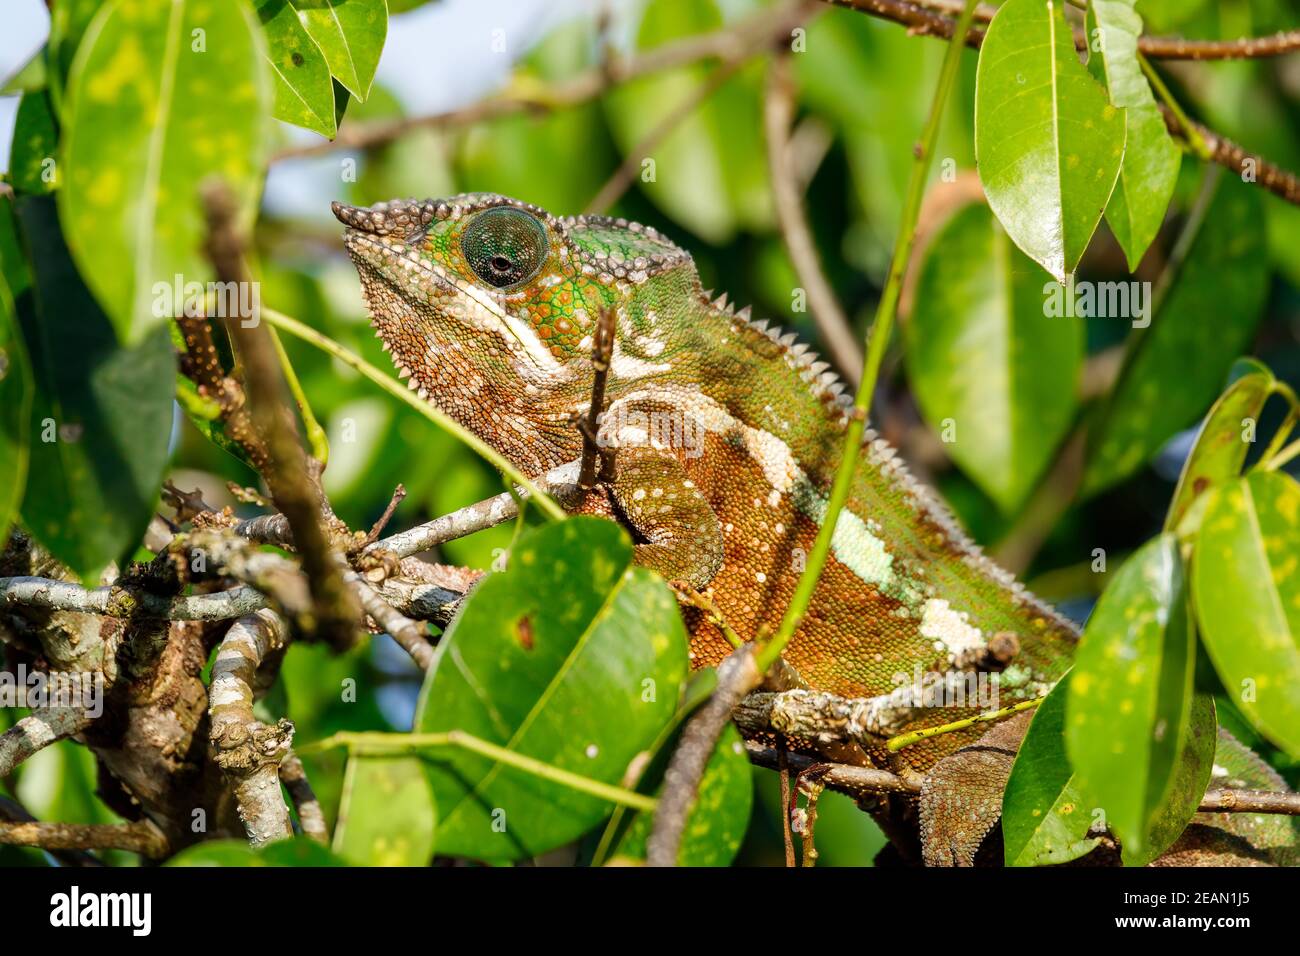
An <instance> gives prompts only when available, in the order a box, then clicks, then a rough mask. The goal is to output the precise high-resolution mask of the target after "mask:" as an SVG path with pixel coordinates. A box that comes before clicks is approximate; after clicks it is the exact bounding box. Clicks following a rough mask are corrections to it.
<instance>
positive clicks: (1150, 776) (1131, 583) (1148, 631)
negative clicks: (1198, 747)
mask: <svg viewBox="0 0 1300 956" xmlns="http://www.w3.org/2000/svg"><path fill="white" fill-rule="evenodd" d="M1194 647H1195V641H1194V635H1193V632H1192V628H1191V625H1190V622H1189V620H1188V615H1187V587H1186V583H1185V581H1184V577H1183V566H1182V559H1181V558H1180V557H1179V553H1178V541H1177V539H1176V538H1174V536H1173V535H1169V534H1164V535H1160V536H1159V537H1157V538H1153V539H1152V540H1151V541H1149V542H1147V543H1146V544H1145V545H1143V546H1142V547H1141V548H1140V549H1139V550H1138V551H1137V552H1136V553H1135V554H1134V555H1133V556H1132V557H1131V558H1129V560H1128V561H1126V562H1125V563H1124V565H1123V567H1121V568H1120V569H1119V571H1118V572H1116V575H1115V579H1114V580H1113V581H1112V582H1111V583H1110V584H1109V585H1108V586H1107V588H1106V591H1105V593H1103V594H1102V596H1101V600H1100V601H1098V602H1097V607H1096V608H1095V609H1094V610H1093V612H1092V616H1091V617H1090V618H1089V619H1088V625H1087V627H1086V628H1085V630H1084V634H1083V640H1082V641H1081V642H1080V644H1079V650H1078V653H1077V655H1076V658H1075V664H1074V671H1073V673H1072V674H1071V677H1070V689H1069V693H1068V697H1067V703H1066V735H1065V742H1066V749H1067V752H1068V753H1069V756H1070V764H1071V765H1072V766H1073V767H1074V769H1075V773H1076V775H1077V786H1078V788H1079V791H1080V792H1081V793H1082V794H1083V795H1084V798H1085V800H1086V801H1088V803H1089V805H1090V806H1099V807H1102V808H1104V810H1105V813H1106V820H1107V823H1108V825H1109V826H1110V829H1111V830H1112V832H1114V834H1115V835H1116V836H1117V837H1118V838H1119V840H1120V843H1121V844H1122V845H1123V853H1124V860H1125V862H1126V863H1129V864H1138V863H1140V862H1145V861H1146V860H1147V859H1150V856H1149V854H1151V853H1152V852H1153V851H1156V852H1158V851H1159V850H1163V847H1159V848H1157V847H1156V846H1155V844H1154V843H1153V836H1152V821H1153V819H1154V818H1155V816H1156V815H1157V814H1159V813H1161V812H1163V808H1164V805H1165V802H1166V797H1167V796H1168V794H1169V792H1170V778H1171V775H1172V774H1173V771H1174V768H1175V766H1176V764H1177V760H1178V757H1179V754H1180V753H1181V751H1182V749H1183V742H1184V740H1185V739H1186V737H1187V724H1188V714H1189V708H1190V706H1191V699H1192V670H1193V664H1194V660H1195V659H1194V656H1193V652H1194Z"/></svg>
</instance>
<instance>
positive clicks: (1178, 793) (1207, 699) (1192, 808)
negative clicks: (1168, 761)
mask: <svg viewBox="0 0 1300 956" xmlns="http://www.w3.org/2000/svg"><path fill="white" fill-rule="evenodd" d="M1218 737H1219V722H1218V719H1217V718H1216V716H1215V712H1214V696H1213V695H1212V694H1203V693H1197V694H1195V695H1193V697H1192V708H1191V713H1190V714H1189V718H1188V729H1187V736H1186V739H1185V740H1184V741H1183V749H1182V752H1181V753H1180V754H1179V756H1178V764H1177V766H1175V767H1174V771H1173V773H1172V775H1171V782H1170V785H1169V793H1168V794H1166V795H1165V799H1164V802H1163V803H1162V804H1161V805H1160V807H1159V808H1158V809H1157V810H1156V812H1155V816H1154V817H1152V820H1151V829H1150V838H1149V840H1148V843H1149V849H1148V850H1147V853H1146V857H1145V859H1144V860H1142V859H1140V858H1139V861H1140V862H1149V861H1150V860H1154V859H1155V858H1156V857H1158V856H1159V855H1160V854H1161V853H1164V852H1165V850H1167V849H1169V848H1170V847H1171V846H1173V845H1174V842H1175V841H1177V839H1178V838H1179V837H1180V836H1182V835H1183V831H1184V830H1186V829H1187V824H1189V823H1191V822H1192V818H1193V817H1194V816H1196V810H1197V808H1198V807H1199V806H1200V805H1201V798H1202V797H1204V796H1205V791H1206V789H1207V788H1208V787H1209V785H1210V775H1211V774H1212V773H1213V772H1214V762H1215V761H1214V754H1215V747H1216V744H1217V742H1218Z"/></svg>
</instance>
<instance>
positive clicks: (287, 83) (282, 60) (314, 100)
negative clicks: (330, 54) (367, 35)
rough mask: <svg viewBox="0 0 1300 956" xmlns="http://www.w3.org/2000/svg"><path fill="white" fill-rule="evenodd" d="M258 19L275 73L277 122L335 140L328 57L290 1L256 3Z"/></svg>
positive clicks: (267, 54) (275, 113) (261, 0)
mask: <svg viewBox="0 0 1300 956" xmlns="http://www.w3.org/2000/svg"><path fill="white" fill-rule="evenodd" d="M257 16H258V19H259V20H261V21H262V29H263V31H265V34H266V56H267V59H268V60H269V61H270V64H271V68H272V70H274V72H275V111H274V115H275V118H276V119H281V120H284V121H285V122H286V123H293V124H294V125H295V126H301V127H303V128H304V129H309V130H312V131H313V132H316V133H320V134H321V135H322V136H328V137H330V138H331V139H332V138H333V137H334V134H335V132H337V125H336V124H335V122H334V84H333V82H332V81H331V80H330V68H329V64H328V63H326V62H325V54H324V53H322V52H321V48H320V47H319V46H318V45H317V44H316V41H315V40H313V39H312V37H311V34H310V33H308V32H307V28H306V27H304V26H303V23H302V19H301V18H300V17H299V15H298V11H297V10H295V9H294V8H293V4H292V3H291V2H290V0H257Z"/></svg>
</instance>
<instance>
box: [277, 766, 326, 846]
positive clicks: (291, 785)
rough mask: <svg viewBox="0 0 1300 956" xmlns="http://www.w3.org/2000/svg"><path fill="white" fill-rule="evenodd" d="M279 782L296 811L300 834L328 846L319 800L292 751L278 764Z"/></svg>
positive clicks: (305, 772) (303, 768) (323, 816)
mask: <svg viewBox="0 0 1300 956" xmlns="http://www.w3.org/2000/svg"><path fill="white" fill-rule="evenodd" d="M280 782H281V783H282V784H284V788H285V789H286V790H288V791H289V799H291V800H292V801H293V806H294V809H295V810H297V811H298V825H299V826H301V827H302V832H303V833H304V834H305V835H306V836H308V837H309V838H311V839H312V840H315V841H316V842H317V843H320V844H322V845H324V846H329V842H330V831H329V827H328V826H326V824H325V813H324V811H322V810H321V806H320V800H318V799H317V798H316V791H314V790H313V789H312V788H311V782H310V781H309V780H308V779H307V770H306V768H305V767H303V765H302V760H300V759H299V757H298V755H297V754H296V753H294V752H293V751H292V750H290V751H289V752H288V754H286V755H285V758H284V760H283V761H281V763H280Z"/></svg>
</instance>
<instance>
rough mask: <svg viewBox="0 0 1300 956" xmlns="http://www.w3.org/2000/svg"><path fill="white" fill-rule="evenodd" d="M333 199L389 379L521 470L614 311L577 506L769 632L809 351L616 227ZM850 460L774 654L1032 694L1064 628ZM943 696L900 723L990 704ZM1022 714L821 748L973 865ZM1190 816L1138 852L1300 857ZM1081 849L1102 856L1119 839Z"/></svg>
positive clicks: (802, 455)
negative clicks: (896, 789)
mask: <svg viewBox="0 0 1300 956" xmlns="http://www.w3.org/2000/svg"><path fill="white" fill-rule="evenodd" d="M334 212H335V215H336V216H337V217H338V218H339V219H340V220H341V221H342V222H343V223H344V224H345V225H346V226H347V227H348V229H347V230H346V231H345V236H344V242H345V245H346V247H347V250H348V252H349V254H350V255H351V257H352V260H353V262H354V263H355V264H356V267H357V271H358V273H359V274H360V277H361V284H362V291H363V293H364V297H365V299H366V304H367V307H368V309H369V312H370V316H371V320H372V322H373V324H374V327H375V329H376V332H377V333H378V335H379V337H380V339H381V340H382V342H383V346H384V348H385V349H386V350H388V351H389V352H391V353H392V357H393V362H394V363H395V365H396V366H397V369H398V374H399V375H400V376H401V377H403V378H406V379H408V380H409V384H410V386H411V388H413V389H415V390H416V391H417V392H418V393H419V395H420V397H421V398H424V399H427V400H428V401H431V402H433V403H435V404H436V405H438V406H439V407H440V408H441V409H442V410H443V411H444V412H446V413H448V414H449V415H451V416H452V417H454V418H455V419H456V420H457V421H459V422H460V423H461V424H462V425H464V426H465V427H466V428H468V429H469V430H470V431H472V432H474V433H475V434H476V435H478V436H479V437H480V438H482V439H483V440H484V441H486V442H487V443H489V444H491V445H492V446H493V447H495V448H496V449H497V450H498V451H500V452H501V453H502V454H504V455H505V456H506V457H507V458H509V459H510V460H511V461H512V462H513V463H514V464H515V465H516V466H517V467H518V468H519V469H520V470H521V471H523V472H524V473H525V474H528V475H533V476H536V475H541V474H542V473H544V472H546V471H548V470H550V469H552V468H555V467H557V466H559V465H563V464H565V463H568V462H572V461H575V460H576V459H577V458H578V457H579V456H580V454H581V450H582V441H583V440H582V437H581V435H580V433H579V431H578V429H577V428H576V427H575V419H576V418H577V417H578V416H581V415H585V414H586V412H587V411H588V409H589V407H590V403H591V396H592V385H593V380H594V368H593V363H592V358H591V350H592V338H593V332H594V327H595V323H596V321H597V317H598V316H600V315H601V314H602V312H603V311H604V310H612V312H613V315H614V318H615V337H614V349H613V356H612V361H611V365H610V370H609V377H608V382H607V388H606V397H607V400H608V404H607V407H606V412H605V414H604V415H603V417H602V419H601V421H600V426H599V434H598V436H597V437H598V439H599V441H600V442H601V443H602V444H605V445H609V446H613V447H614V448H616V452H615V466H616V467H615V476H614V477H613V479H612V480H610V481H606V482H604V483H603V484H600V485H598V486H597V487H596V488H593V489H592V490H591V491H590V492H588V493H587V494H586V495H585V497H583V498H582V499H580V501H579V503H578V504H577V505H576V506H575V510H577V511H581V512H584V513H592V514H601V515H606V516H609V517H612V518H614V519H616V520H618V521H620V522H622V523H623V524H624V525H625V526H626V527H627V528H628V529H629V530H630V532H631V534H632V536H633V538H634V540H635V542H636V558H637V560H638V561H639V562H640V563H642V564H645V565H648V566H649V567H652V568H654V569H655V570H657V571H659V572H660V573H661V574H662V575H663V576H664V577H665V578H667V579H668V580H670V581H673V582H680V584H679V586H684V587H688V588H690V589H693V590H695V591H699V592H703V593H704V594H706V595H708V596H709V597H710V598H711V611H712V609H716V610H717V611H719V612H720V613H721V618H722V620H724V621H725V623H726V624H727V625H728V626H729V628H730V629H731V630H732V631H733V632H735V633H737V634H739V635H740V636H741V637H743V638H745V639H750V640H752V639H754V638H755V637H757V636H759V635H761V634H762V633H763V632H764V630H765V629H774V628H775V627H776V626H777V624H778V622H779V621H780V619H781V616H782V614H783V613H784V611H785V609H786V606H787V604H788V602H789V600H790V598H791V595H792V593H793V591H794V588H795V584H796V582H797V580H798V578H799V575H800V574H801V573H802V570H803V565H804V561H803V559H804V556H806V555H807V554H808V553H809V551H810V550H811V548H812V544H813V540H814V538H815V537H816V535H817V532H818V530H819V529H820V527H821V522H822V520H823V518H824V516H825V511H826V500H827V497H828V492H829V489H830V485H831V481H832V476H833V474H834V471H835V468H836V465H837V463H838V460H839V455H840V454H841V449H842V447H843V443H844V432H845V429H846V427H847V423H848V415H849V414H851V402H850V401H849V400H848V399H847V397H846V396H845V394H844V388H843V386H842V385H841V384H840V383H839V382H838V381H837V380H836V379H835V377H834V375H833V374H831V373H830V371H829V369H828V367H827V365H826V363H824V362H820V361H818V359H817V357H816V356H815V355H814V354H813V353H812V352H810V351H809V350H808V348H807V347H806V346H804V345H801V344H799V343H798V342H797V341H796V340H795V338H794V336H793V335H782V334H781V333H780V332H779V331H777V330H775V329H773V328H771V327H770V326H768V325H767V324H765V323H763V322H754V321H752V320H751V319H750V317H749V310H748V309H742V310H740V311H736V310H735V309H734V308H733V307H732V306H730V305H728V304H727V302H726V300H725V297H722V298H718V299H714V298H713V297H712V295H711V294H710V293H707V292H705V290H704V289H703V288H702V287H701V284H700V279H699V276H698V274H697V272H696V270H695V264H694V262H693V260H692V259H691V257H690V255H688V254H687V253H686V252H685V251H683V250H682V249H680V248H678V247H677V246H676V245H674V244H673V243H672V242H671V241H669V240H668V239H667V238H665V237H664V236H662V235H660V234H659V233H658V232H656V231H655V230H653V229H649V228H646V227H644V226H640V225H637V224H635V223H630V222H626V221H624V220H621V219H608V218H602V217H592V216H580V217H572V218H557V217H555V216H552V215H550V214H549V213H547V212H545V211H544V210H542V209H539V208H537V207H534V206H530V205H527V204H525V203H521V202H517V201H515V200H512V199H508V198H506V197H504V196H499V195H492V194H481V193H480V194H467V195H461V196H455V197H452V198H448V199H444V200H425V201H415V200H411V201H393V202H388V203H380V204H379V205H376V206H373V207H370V208H368V209H360V208H355V207H351V206H343V205H340V204H338V203H336V204H335V205H334ZM605 314H607V313H605ZM859 454H860V456H861V461H860V462H859V464H858V467H857V471H856V479H855V481H854V485H853V490H852V494H851V495H850V497H849V502H848V507H847V510H846V511H845V512H844V513H842V514H841V516H840V519H839V521H838V523H837V524H836V528H835V532H834V538H833V548H832V553H831V557H830V559H829V562H828V564H827V566H826V568H825V570H824V572H823V574H822V575H821V578H820V579H819V584H818V587H817V590H816V593H815V596H814V598H813V600H812V603H811V605H810V607H809V608H808V612H807V614H806V616H805V617H804V618H803V621H802V623H801V624H800V626H799V629H798V630H797V631H796V633H795V637H794V640H793V641H792V642H791V644H790V645H789V647H788V648H787V649H786V652H785V655H784V657H785V660H786V662H787V663H788V664H790V665H792V666H793V669H794V670H795V671H797V675H798V677H799V678H801V679H802V681H803V682H804V683H806V684H807V685H809V686H811V687H812V688H814V689H817V690H824V691H830V692H832V693H836V694H840V695H842V696H846V697H875V696H878V695H882V694H889V693H891V692H894V691H896V690H898V689H899V688H900V687H905V686H907V685H909V684H910V685H913V686H915V685H916V682H917V678H918V676H919V675H922V674H930V675H932V676H937V675H943V674H948V675H951V674H958V675H969V674H973V673H975V672H976V671H981V672H982V671H997V672H999V673H998V674H997V676H998V677H999V678H1000V680H999V685H998V686H999V691H1000V697H1001V700H1000V701H999V703H1001V704H1002V705H1003V706H1005V705H1007V704H1010V703H1014V702H1015V701H1016V700H1020V699H1026V698H1029V697H1035V696H1039V695H1041V694H1042V693H1044V692H1045V691H1046V690H1047V689H1048V688H1049V687H1050V686H1051V685H1052V684H1053V683H1054V682H1055V681H1056V680H1057V679H1058V678H1059V677H1060V676H1061V674H1062V673H1064V671H1065V670H1066V668H1067V667H1068V666H1069V663H1070V660H1071V658H1072V657H1073V651H1074V647H1075V644H1076V642H1077V639H1078V635H1077V632H1076V630H1075V628H1074V627H1073V625H1071V624H1070V623H1069V622H1068V621H1066V620H1065V619H1064V618H1062V617H1060V616H1058V615H1057V614H1056V613H1055V612H1054V611H1053V610H1052V609H1051V608H1050V607H1048V606H1047V605H1045V604H1043V603H1042V602H1040V601H1039V600H1037V599H1036V598H1035V597H1033V596H1032V595H1031V594H1029V593H1028V592H1027V591H1026V590H1025V589H1024V588H1023V587H1021V586H1020V585H1019V584H1018V583H1017V582H1016V581H1015V580H1014V579H1013V578H1012V576H1011V575H1010V574H1008V573H1007V572H1005V571H1004V570H1002V569H1000V568H998V567H997V566H995V565H994V564H993V563H992V562H991V561H989V560H988V559H987V558H985V557H984V556H983V555H981V554H980V552H979V550H978V549H977V548H976V547H975V545H974V544H973V543H972V542H971V541H970V540H969V538H967V536H966V535H965V534H964V533H963V532H962V531H961V529H960V528H959V527H958V526H957V524H956V522H955V521H953V519H952V518H951V517H950V516H949V514H948V512H947V511H946V510H945V509H944V507H943V506H942V505H941V504H939V503H938V502H937V501H936V499H935V498H934V497H933V496H931V494H930V493H929V492H928V491H927V490H926V489H925V488H923V487H922V486H921V485H920V484H919V483H918V482H916V481H914V480H913V479H912V478H911V477H910V476H909V475H908V473H907V471H906V469H905V468H904V467H903V465H902V463H901V462H900V461H899V460H898V458H897V457H896V456H895V454H894V453H893V451H892V450H891V449H890V448H889V447H888V445H886V444H885V442H883V441H882V440H881V439H879V438H877V437H876V436H875V435H873V434H871V433H868V436H867V438H866V441H865V442H864V444H863V446H862V448H861V449H860V450H859ZM699 603H700V602H695V601H688V602H687V606H685V607H684V610H683V613H684V615H685V618H686V622H687V626H688V628H689V630H690V634H691V656H692V659H693V663H694V664H695V665H696V666H706V665H711V664H716V663H718V662H719V661H720V660H722V658H723V657H724V656H725V655H726V654H727V653H728V652H729V651H730V644H729V643H728V642H727V641H726V639H725V636H724V634H723V633H722V631H721V630H720V629H719V628H718V627H717V626H716V625H715V624H714V623H713V616H712V615H711V613H710V614H706V613H704V612H703V611H701V610H699V608H698V604H699ZM703 603H704V604H705V605H706V606H709V604H710V602H707V601H706V602H703ZM926 703H927V704H928V703H929V702H928V701H927V702H926ZM939 703H941V704H943V705H944V706H942V708H941V709H939V710H937V711H935V710H930V711H926V710H922V711H921V713H922V714H924V715H925V717H924V719H917V720H915V721H914V724H916V725H918V726H919V725H922V724H924V725H936V724H941V723H947V722H950V721H953V720H957V719H959V718H961V717H963V716H967V715H971V714H974V713H976V712H978V711H980V710H987V709H989V706H988V702H987V701H982V700H977V701H976V704H975V705H972V706H965V707H960V706H953V704H954V701H953V700H952V699H951V697H949V698H948V699H945V700H942V701H940V702H939ZM967 703H970V702H969V701H967ZM1028 717H1029V715H1028V714H1021V715H1019V716H1018V717H1016V718H1013V719H1012V720H1011V721H1007V722H1005V723H1003V724H997V725H994V728H993V730H991V731H989V732H988V733H986V734H981V732H980V731H979V730H976V729H971V730H968V731H964V732H961V733H952V734H945V735H942V736H936V737H932V738H929V739H927V740H925V741H923V742H922V743H919V744H917V745H915V746H911V747H907V748H905V749H904V750H902V751H901V752H900V753H898V754H889V753H887V752H886V751H885V749H884V748H883V747H879V748H869V749H868V750H867V751H865V752H863V751H860V750H856V749H855V748H850V752H849V753H847V754H846V753H844V752H843V748H837V750H836V753H835V754H834V756H835V758H836V759H841V760H842V759H858V760H860V761H862V762H871V763H874V764H876V765H878V766H885V767H889V768H890V769H893V770H895V771H897V772H899V773H902V774H904V775H907V774H912V775H914V776H915V777H917V778H920V779H921V780H923V781H924V782H923V783H922V789H921V794H920V796H919V798H916V799H903V798H899V797H898V796H897V795H895V796H894V797H889V798H883V799H880V800H877V801H875V802H874V803H873V804H872V807H871V808H872V809H873V811H874V815H875V817H876V819H877V821H878V822H880V823H881V825H882V827H884V829H885V831H886V833H888V834H889V835H890V836H891V838H892V840H893V842H894V845H895V847H897V848H898V852H899V853H900V854H901V858H902V859H905V860H923V861H924V862H926V863H930V864H941V865H953V864H958V865H963V864H971V863H974V862H977V861H978V860H980V859H982V857H981V856H980V854H981V853H983V854H987V853H989V852H993V853H994V855H997V853H998V851H997V848H996V845H995V844H993V843H992V841H990V840H988V839H987V837H988V835H989V834H990V833H992V832H993V830H994V828H995V827H996V824H997V821H998V820H999V818H1000V815H1001V794H1002V789H1003V786H1004V785H1005V783H1006V779H1007V774H1008V773H1009V772H1010V767H1011V762H1012V760H1013V759H1014V756H1015V751H1016V748H1017V747H1018V744H1019V739H1020V735H1022V734H1023V732H1024V728H1025V726H1027V722H1028ZM909 729H914V728H913V727H912V726H910V725H909V726H906V727H901V728H899V730H900V731H906V730H909ZM1215 774H1216V780H1218V785H1220V786H1234V787H1241V788H1256V789H1285V788H1286V787H1285V783H1284V782H1283V781H1282V779H1281V778H1280V777H1279V776H1278V775H1277V773H1276V772H1274V771H1273V770H1272V769H1271V768H1269V767H1267V766H1266V765H1265V764H1264V763H1263V761H1261V760H1260V759H1259V758H1258V757H1256V756H1255V755H1254V754H1252V753H1251V752H1250V751H1249V750H1248V749H1246V748H1245V747H1243V746H1242V745H1241V744H1240V743H1238V742H1237V741H1236V740H1234V739H1232V738H1231V737H1230V736H1229V735H1228V734H1227V733H1226V732H1225V731H1220V737H1219V744H1218V749H1217V752H1216V754H1215ZM1193 823H1194V826H1191V827H1189V828H1188V829H1187V831H1186V832H1185V833H1184V834H1183V836H1182V837H1181V838H1180V839H1179V841H1178V842H1177V843H1176V844H1174V846H1173V847H1171V848H1170V850H1169V852H1168V853H1167V854H1166V855H1165V856H1164V857H1162V858H1161V861H1158V862H1172V863H1177V864H1179V865H1195V864H1202V865H1230V864H1231V865H1240V864H1243V863H1244V864H1258V863H1283V864H1287V865H1294V864H1295V863H1296V862H1297V859H1300V828H1298V827H1297V825H1296V824H1297V821H1296V819H1295V818H1287V817H1276V816H1274V817H1269V816H1261V815H1257V814H1226V813H1217V814H1210V813H1198V814H1197V815H1196V816H1195V817H1194V819H1193ZM918 831H919V832H918ZM918 837H919V839H918ZM990 847H993V849H992V851H990ZM909 848H910V849H909ZM1110 848H1111V850H1112V851H1113V850H1114V844H1113V843H1112V844H1110ZM1093 856H1094V857H1097V859H1096V860H1095V861H1094V862H1096V863H1098V864H1102V865H1104V864H1106V863H1108V862H1109V863H1112V864H1113V863H1114V862H1116V861H1117V857H1116V856H1115V854H1114V853H1113V852H1112V853H1111V857H1110V858H1109V859H1107V858H1105V857H1104V855H1101V856H1099V855H1098V854H1097V853H1094V854H1093ZM1090 859H1091V858H1090Z"/></svg>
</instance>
